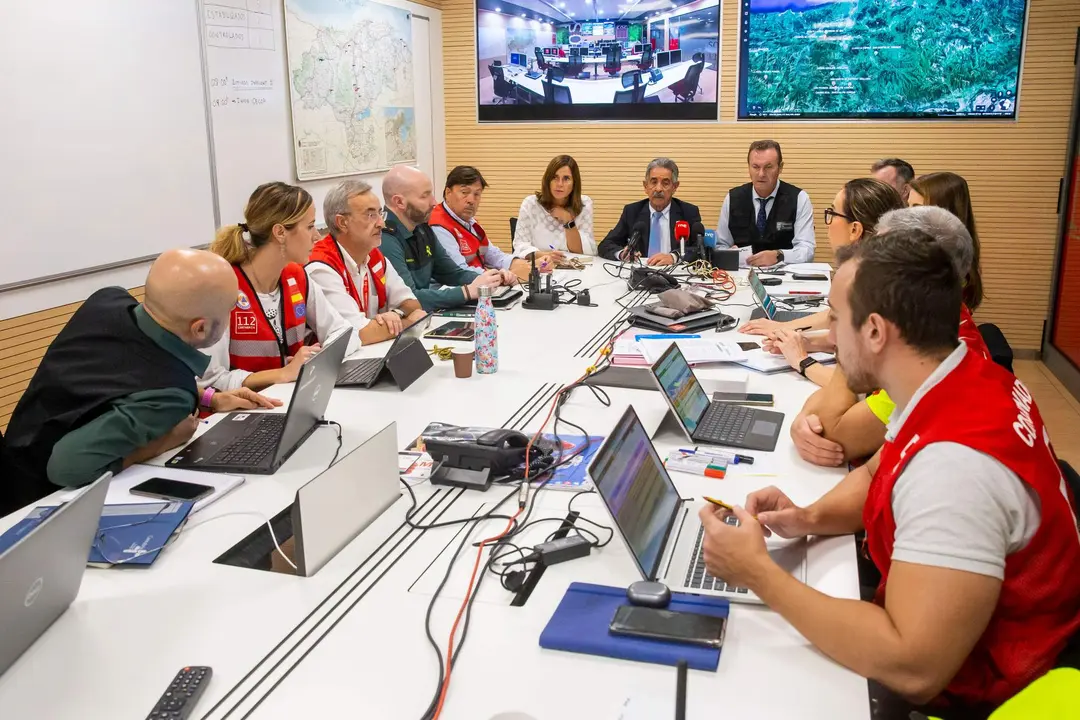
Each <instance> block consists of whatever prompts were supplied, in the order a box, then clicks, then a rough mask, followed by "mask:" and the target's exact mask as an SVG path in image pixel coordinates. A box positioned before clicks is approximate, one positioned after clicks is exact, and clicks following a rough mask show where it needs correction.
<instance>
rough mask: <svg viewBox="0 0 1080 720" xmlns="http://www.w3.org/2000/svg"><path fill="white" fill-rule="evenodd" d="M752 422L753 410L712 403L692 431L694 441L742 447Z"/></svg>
mask: <svg viewBox="0 0 1080 720" xmlns="http://www.w3.org/2000/svg"><path fill="white" fill-rule="evenodd" d="M753 421H754V408H749V407H744V406H742V405H726V404H722V403H713V404H712V405H710V406H709V409H708V410H706V411H705V417H703V418H702V419H701V422H700V423H698V426H697V430H695V431H694V439H695V440H700V441H702V442H711V443H718V444H721V445H742V444H743V442H744V441H745V440H746V435H747V433H749V431H750V426H751V425H752V424H753Z"/></svg>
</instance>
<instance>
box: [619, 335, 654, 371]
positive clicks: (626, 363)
mask: <svg viewBox="0 0 1080 720" xmlns="http://www.w3.org/2000/svg"><path fill="white" fill-rule="evenodd" d="M640 334H641V328H630V329H629V330H627V331H626V332H624V333H623V334H622V335H620V336H619V337H617V338H615V345H614V347H613V348H612V350H611V364H612V365H618V366H621V367H648V366H649V361H648V360H646V359H645V356H644V355H643V354H642V352H641V344H640V343H638V341H637V336H638V335H640Z"/></svg>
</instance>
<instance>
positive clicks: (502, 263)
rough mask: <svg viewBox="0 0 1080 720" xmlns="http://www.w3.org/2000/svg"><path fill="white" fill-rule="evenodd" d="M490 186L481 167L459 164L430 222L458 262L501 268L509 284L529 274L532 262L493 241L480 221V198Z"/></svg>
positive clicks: (467, 266)
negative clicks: (477, 216) (513, 254)
mask: <svg viewBox="0 0 1080 720" xmlns="http://www.w3.org/2000/svg"><path fill="white" fill-rule="evenodd" d="M487 186H488V184H487V180H485V179H484V176H483V175H481V174H480V171H479V170H477V169H476V168H474V167H470V166H468V165H458V166H457V167H455V168H454V169H453V170H451V171H450V174H449V175H447V176H446V185H445V186H444V187H443V201H442V202H441V203H440V204H438V205H436V206H435V209H434V210H432V211H431V219H430V220H428V224H429V225H430V226H431V229H432V230H434V231H435V237H436V238H438V240H439V244H440V245H442V247H443V249H444V250H446V254H447V255H448V256H449V257H450V259H451V260H453V261H454V264H455V265H457V266H458V267H459V268H462V269H471V270H475V271H476V272H477V273H481V272H483V271H484V269H485V268H488V269H494V270H500V271H502V272H503V282H504V283H505V284H507V285H509V284H511V283H512V282H513V281H514V276H515V275H516V276H517V277H519V278H527V277H528V276H529V270H530V266H529V263H527V262H525V261H524V260H522V259H521V258H515V257H514V256H512V255H508V254H507V253H504V252H503V251H502V250H500V249H499V247H498V246H497V245H495V244H494V243H492V242H489V241H488V236H487V233H486V232H485V231H484V228H483V227H481V226H480V223H478V222H476V214H477V213H478V212H479V211H480V200H481V198H482V197H483V194H484V189H485V188H486V187H487ZM511 273H513V274H511Z"/></svg>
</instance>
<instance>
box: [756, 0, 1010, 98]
mask: <svg viewBox="0 0 1080 720" xmlns="http://www.w3.org/2000/svg"><path fill="white" fill-rule="evenodd" d="M1025 5H1026V0H742V8H741V11H740V16H739V20H740V24H741V27H740V29H739V45H740V63H739V118H740V119H755V118H777V117H786V118H818V119H820V118H932V117H948V118H963V117H971V118H987V117H990V118H1014V117H1016V101H1017V90H1018V85H1019V76H1020V56H1021V50H1022V48H1023V39H1024V18H1025V11H1026V7H1025Z"/></svg>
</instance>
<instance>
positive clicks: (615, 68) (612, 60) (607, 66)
mask: <svg viewBox="0 0 1080 720" xmlns="http://www.w3.org/2000/svg"><path fill="white" fill-rule="evenodd" d="M621 71H622V49H621V48H620V47H619V46H618V45H609V46H608V48H607V50H605V51H604V72H606V73H607V74H608V75H610V76H611V77H615V76H616V75H618V74H619V72H621Z"/></svg>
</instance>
